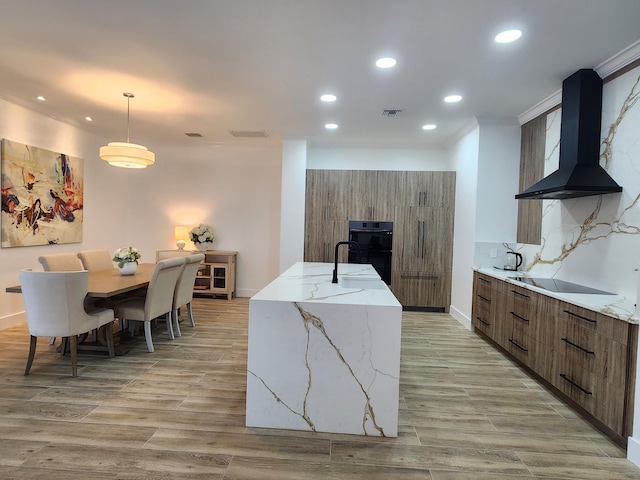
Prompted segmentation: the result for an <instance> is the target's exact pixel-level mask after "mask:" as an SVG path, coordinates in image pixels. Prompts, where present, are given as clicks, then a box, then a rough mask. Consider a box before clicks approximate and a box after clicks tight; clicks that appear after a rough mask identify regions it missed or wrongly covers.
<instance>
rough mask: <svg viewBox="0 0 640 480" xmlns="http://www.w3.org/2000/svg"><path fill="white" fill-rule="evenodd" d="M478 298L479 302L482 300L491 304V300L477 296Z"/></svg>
mask: <svg viewBox="0 0 640 480" xmlns="http://www.w3.org/2000/svg"><path fill="white" fill-rule="evenodd" d="M478 298H479V299H480V300H484V301H485V302H489V303H491V299H490V298H486V297H483V296H482V295H478Z"/></svg>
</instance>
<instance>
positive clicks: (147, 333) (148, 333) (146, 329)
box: [144, 322, 154, 353]
mask: <svg viewBox="0 0 640 480" xmlns="http://www.w3.org/2000/svg"><path fill="white" fill-rule="evenodd" d="M144 338H145V339H146V340H147V349H148V350H149V353H153V352H154V349H153V340H152V339H151V322H144Z"/></svg>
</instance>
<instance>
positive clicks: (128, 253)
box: [111, 247, 142, 268]
mask: <svg viewBox="0 0 640 480" xmlns="http://www.w3.org/2000/svg"><path fill="white" fill-rule="evenodd" d="M141 257H142V255H140V252H139V251H138V249H137V248H134V247H122V248H119V249H118V250H116V253H114V254H113V258H112V259H111V260H113V261H114V262H116V263H117V264H118V267H119V268H122V267H124V264H125V263H128V262H135V263H138V260H140V258H141Z"/></svg>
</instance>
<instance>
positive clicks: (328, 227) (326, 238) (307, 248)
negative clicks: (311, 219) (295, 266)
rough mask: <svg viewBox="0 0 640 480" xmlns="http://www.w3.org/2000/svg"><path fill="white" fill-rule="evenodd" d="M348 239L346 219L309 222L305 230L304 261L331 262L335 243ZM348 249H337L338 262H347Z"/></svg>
mask: <svg viewBox="0 0 640 480" xmlns="http://www.w3.org/2000/svg"><path fill="white" fill-rule="evenodd" d="M348 239H349V223H348V222H347V221H346V220H342V221H334V220H324V221H319V222H316V223H311V224H310V225H309V226H308V228H307V231H306V235H305V244H304V260H305V262H325V263H333V256H334V253H335V245H336V243H338V242H340V241H343V240H348ZM348 253H349V252H348V250H347V249H346V248H343V249H340V250H339V251H338V262H339V263H347V256H348Z"/></svg>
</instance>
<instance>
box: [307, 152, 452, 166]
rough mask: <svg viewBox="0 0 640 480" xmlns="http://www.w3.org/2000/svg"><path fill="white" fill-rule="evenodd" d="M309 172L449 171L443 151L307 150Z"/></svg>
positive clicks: (447, 159) (447, 161) (446, 157)
mask: <svg viewBox="0 0 640 480" xmlns="http://www.w3.org/2000/svg"><path fill="white" fill-rule="evenodd" d="M307 168H308V169H309V170H450V163H449V156H448V155H447V152H446V150H444V149H433V148H432V149H427V148H425V149H408V148H407V149H402V148H319V147H313V146H310V147H309V148H308V149H307Z"/></svg>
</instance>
